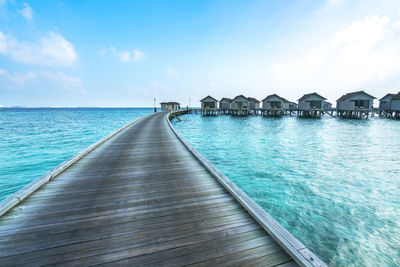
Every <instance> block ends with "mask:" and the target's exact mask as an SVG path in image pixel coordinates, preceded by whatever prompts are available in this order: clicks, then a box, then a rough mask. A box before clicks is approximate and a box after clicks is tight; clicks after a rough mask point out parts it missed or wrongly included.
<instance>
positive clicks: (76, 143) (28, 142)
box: [0, 108, 153, 201]
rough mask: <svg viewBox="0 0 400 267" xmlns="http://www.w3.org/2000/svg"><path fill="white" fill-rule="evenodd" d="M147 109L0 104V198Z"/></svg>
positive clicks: (144, 113) (142, 114)
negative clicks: (28, 106) (12, 106)
mask: <svg viewBox="0 0 400 267" xmlns="http://www.w3.org/2000/svg"><path fill="white" fill-rule="evenodd" d="M151 112H153V109H152V108H0V201H1V200H3V199H5V198H6V197H7V196H9V195H11V194H12V193H14V192H16V191H17V190H18V189H20V188H22V187H23V186H24V185H26V184H28V183H29V182H31V181H32V180H34V179H35V178H37V177H39V176H41V175H43V174H44V173H46V172H47V171H50V170H51V169H53V168H54V167H56V166H57V165H58V164H60V163H62V162H63V161H65V160H67V159H69V158H70V157H72V156H74V155H75V154H76V153H78V152H79V151H81V150H83V149H85V148H86V147H88V146H89V145H91V144H92V143H94V142H96V141H98V140H99V139H101V138H102V137H104V136H106V135H108V134H109V133H111V132H113V131H115V130H117V129H118V128H120V127H122V126H124V125H126V124H127V123H129V122H131V121H132V120H134V119H137V118H139V117H142V116H144V115H146V114H149V113H151Z"/></svg>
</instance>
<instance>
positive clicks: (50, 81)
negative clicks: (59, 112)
mask: <svg viewBox="0 0 400 267" xmlns="http://www.w3.org/2000/svg"><path fill="white" fill-rule="evenodd" d="M0 83H1V84H2V86H1V88H0V89H6V90H23V89H32V88H39V87H40V86H41V85H47V86H51V87H52V88H54V89H57V88H58V89H79V91H80V92H82V93H84V92H86V90H85V89H84V88H82V79H81V78H80V77H73V76H68V75H66V74H65V73H63V72H52V71H29V72H26V73H19V72H15V73H10V72H8V71H7V70H5V69H0Z"/></svg>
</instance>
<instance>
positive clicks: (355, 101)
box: [336, 91, 376, 119]
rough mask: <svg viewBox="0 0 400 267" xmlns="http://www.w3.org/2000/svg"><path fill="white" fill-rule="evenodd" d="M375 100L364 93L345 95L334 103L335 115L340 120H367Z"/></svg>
mask: <svg viewBox="0 0 400 267" xmlns="http://www.w3.org/2000/svg"><path fill="white" fill-rule="evenodd" d="M375 98H376V97H374V96H372V95H370V94H367V93H366V92H364V91H357V92H352V93H348V94H345V95H343V96H342V97H340V98H339V99H338V100H337V101H336V108H337V115H338V116H339V117H341V118H349V119H368V116H369V114H370V113H371V112H372V108H373V101H374V99H375Z"/></svg>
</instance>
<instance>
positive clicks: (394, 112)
mask: <svg viewBox="0 0 400 267" xmlns="http://www.w3.org/2000/svg"><path fill="white" fill-rule="evenodd" d="M390 112H391V117H392V118H395V119H400V92H399V93H398V94H396V95H394V96H393V97H392V103H391V104H390Z"/></svg>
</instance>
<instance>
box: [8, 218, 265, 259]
mask: <svg viewBox="0 0 400 267" xmlns="http://www.w3.org/2000/svg"><path fill="white" fill-rule="evenodd" d="M255 230H260V227H259V225H258V224H255V223H252V224H243V225H237V226H236V227H232V226H231V225H230V224H224V225H222V226H218V228H215V231H211V232H209V233H205V234H202V235H190V234H189V233H188V232H178V233H169V234H168V235H163V239H162V240H155V239H153V238H146V237H145V236H143V238H142V239H141V237H140V236H137V235H124V236H118V237H114V238H109V239H106V240H95V241H89V242H85V243H78V244H73V245H69V246H63V247H56V248H52V249H48V250H43V251H41V253H37V252H31V253H25V254H24V257H22V258H21V257H20V255H14V256H10V257H6V258H3V260H4V262H5V263H6V262H10V263H13V262H14V263H19V264H26V263H29V264H35V265H47V264H60V263H68V264H72V265H74V264H77V263H79V264H80V265H81V266H82V265H92V264H94V263H95V262H97V263H105V261H104V260H103V259H102V258H101V256H102V255H106V254H115V255H116V254H118V253H120V252H121V251H124V250H125V251H126V250H131V251H132V253H136V254H137V255H140V254H143V255H147V254H151V253H153V255H154V257H155V258H156V259H162V257H163V255H161V254H159V253H163V251H168V250H169V249H172V248H176V247H180V246H183V245H191V244H196V243H200V242H204V241H207V240H214V239H219V238H223V237H226V236H232V235H236V234H240V233H246V232H251V231H255ZM157 233H158V234H160V235H161V234H162V232H160V231H158V232H157ZM114 240H115V241H114ZM138 241H140V242H138ZM132 255H133V254H132ZM167 255H168V253H167ZM135 259H138V257H136V258H135ZM138 262H139V263H140V259H139V260H138ZM85 263H86V264H85Z"/></svg>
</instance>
